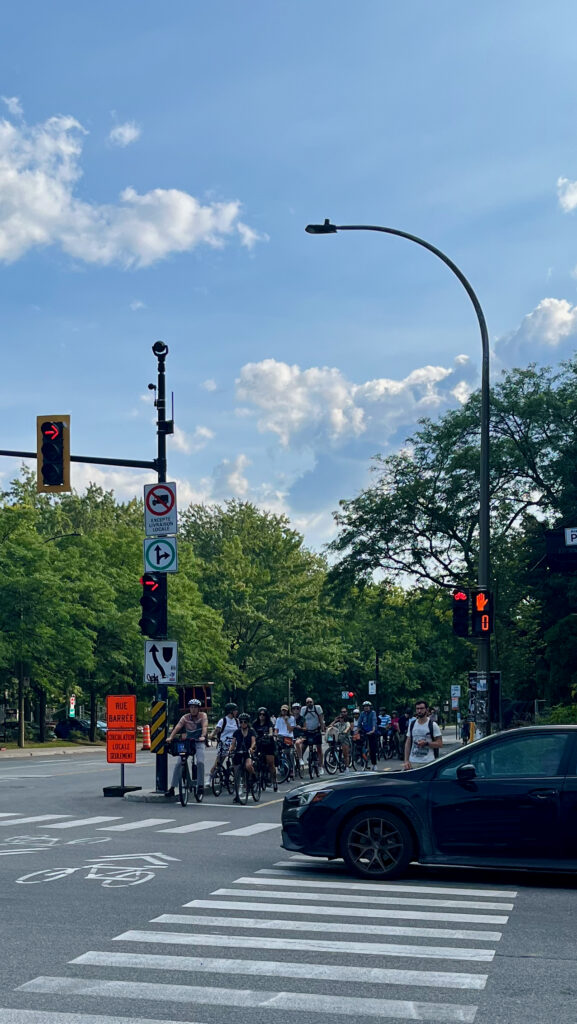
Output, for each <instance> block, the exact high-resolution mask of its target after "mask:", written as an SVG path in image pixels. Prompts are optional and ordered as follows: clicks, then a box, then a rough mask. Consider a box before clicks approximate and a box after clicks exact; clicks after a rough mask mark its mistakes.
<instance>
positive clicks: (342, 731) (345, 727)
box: [329, 708, 351, 772]
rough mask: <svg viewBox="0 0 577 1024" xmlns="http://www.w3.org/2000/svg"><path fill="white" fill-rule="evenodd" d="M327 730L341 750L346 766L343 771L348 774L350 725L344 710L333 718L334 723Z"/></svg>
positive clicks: (346, 712) (347, 714)
mask: <svg viewBox="0 0 577 1024" xmlns="http://www.w3.org/2000/svg"><path fill="white" fill-rule="evenodd" d="M329 729H331V730H332V732H333V735H334V736H335V738H336V741H337V743H338V744H339V746H340V747H341V748H342V751H343V757H344V760H345V765H346V768H345V771H347V772H348V770H349V766H350V763H351V723H350V722H349V713H348V711H347V709H346V708H341V713H340V715H339V716H338V717H337V718H335V720H334V722H331V724H330V725H329Z"/></svg>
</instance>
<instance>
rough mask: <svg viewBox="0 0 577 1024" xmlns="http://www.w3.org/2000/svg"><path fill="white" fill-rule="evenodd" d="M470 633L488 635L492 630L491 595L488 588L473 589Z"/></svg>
mask: <svg viewBox="0 0 577 1024" xmlns="http://www.w3.org/2000/svg"><path fill="white" fill-rule="evenodd" d="M472 597H473V600H472V605H473V610H472V614H471V633H472V634H473V636H477V637H479V636H490V635H491V633H492V632H493V595H492V593H491V591H490V590H486V589H485V588H479V589H478V590H473V595H472Z"/></svg>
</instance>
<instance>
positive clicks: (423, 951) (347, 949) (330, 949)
mask: <svg viewBox="0 0 577 1024" xmlns="http://www.w3.org/2000/svg"><path fill="white" fill-rule="evenodd" d="M114 941H115V942H150V943H153V944H155V943H164V944H170V945H175V946H221V947H226V948H232V949H237V948H238V945H239V938H238V935H222V934H214V935H211V934H209V933H202V934H200V933H196V934H195V935H191V934H187V933H186V932H155V931H138V930H134V931H127V932H123V933H122V935H115V936H114ZM242 945H243V948H245V949H249V948H252V949H286V950H299V951H302V948H303V942H302V939H285V938H282V939H281V938H277V937H276V936H272V935H247V936H244V935H243V938H242ZM311 946H312V948H311V952H313V951H314V952H316V953H341V954H343V953H344V954H345V955H348V956H353V955H360V956H364V955H369V956H397V957H401V956H402V957H405V956H408V957H416V958H417V959H419V960H420V959H423V958H425V959H433V960H474V961H477V962H481V963H490V962H491V961H492V960H493V957H494V956H495V950H494V949H474V948H470V949H465V948H460V947H456V946H442V947H441V946H405V945H396V944H393V943H391V944H389V943H381V942H337V941H332V940H329V939H319V938H317V939H315V940H314V943H312V944H311Z"/></svg>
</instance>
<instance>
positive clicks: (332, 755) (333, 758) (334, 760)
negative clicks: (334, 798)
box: [325, 747, 339, 775]
mask: <svg viewBox="0 0 577 1024" xmlns="http://www.w3.org/2000/svg"><path fill="white" fill-rule="evenodd" d="M338 768H339V759H338V756H337V752H336V750H333V748H332V747H329V749H328V750H327V751H326V753H325V769H326V771H327V772H328V773H329V775H335V774H336V772H337V769H338Z"/></svg>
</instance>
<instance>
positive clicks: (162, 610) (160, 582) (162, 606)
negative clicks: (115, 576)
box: [138, 572, 167, 639]
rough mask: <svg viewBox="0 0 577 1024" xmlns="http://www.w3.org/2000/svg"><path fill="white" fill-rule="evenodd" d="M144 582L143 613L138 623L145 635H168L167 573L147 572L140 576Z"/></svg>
mask: <svg viewBox="0 0 577 1024" xmlns="http://www.w3.org/2000/svg"><path fill="white" fill-rule="evenodd" d="M140 582H141V584H142V597H141V598H140V604H141V606H142V615H141V617H140V621H139V623H138V625H139V626H140V632H141V633H143V634H144V636H151V637H158V638H160V639H162V638H163V637H166V631H167V607H166V604H167V590H166V573H163V572H145V573H144V575H143V576H141V577H140Z"/></svg>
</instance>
